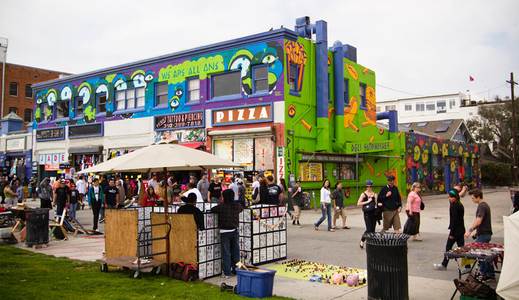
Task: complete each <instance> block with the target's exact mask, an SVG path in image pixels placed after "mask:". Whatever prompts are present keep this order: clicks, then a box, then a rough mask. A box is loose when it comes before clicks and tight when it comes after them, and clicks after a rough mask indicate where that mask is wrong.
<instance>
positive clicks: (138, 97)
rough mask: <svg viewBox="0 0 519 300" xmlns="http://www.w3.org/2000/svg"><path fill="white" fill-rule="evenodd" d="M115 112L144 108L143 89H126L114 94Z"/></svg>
mask: <svg viewBox="0 0 519 300" xmlns="http://www.w3.org/2000/svg"><path fill="white" fill-rule="evenodd" d="M115 102H116V110H126V109H135V108H141V107H144V88H143V87H141V88H136V89H127V90H122V91H117V92H116V93H115Z"/></svg>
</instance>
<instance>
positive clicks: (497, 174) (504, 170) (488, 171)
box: [481, 162, 512, 186]
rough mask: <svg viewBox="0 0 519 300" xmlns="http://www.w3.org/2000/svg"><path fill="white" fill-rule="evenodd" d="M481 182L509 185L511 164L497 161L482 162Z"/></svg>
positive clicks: (510, 181)
mask: <svg viewBox="0 0 519 300" xmlns="http://www.w3.org/2000/svg"><path fill="white" fill-rule="evenodd" d="M481 182H482V183H483V184H484V185H490V186H510V185H511V184H512V165H511V164H505V163H497V162H485V163H482V164H481Z"/></svg>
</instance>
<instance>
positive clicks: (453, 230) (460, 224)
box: [433, 189, 465, 270]
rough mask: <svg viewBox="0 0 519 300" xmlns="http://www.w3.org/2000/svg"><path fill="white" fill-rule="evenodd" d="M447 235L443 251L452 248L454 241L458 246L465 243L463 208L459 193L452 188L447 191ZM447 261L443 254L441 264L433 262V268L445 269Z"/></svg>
mask: <svg viewBox="0 0 519 300" xmlns="http://www.w3.org/2000/svg"><path fill="white" fill-rule="evenodd" d="M449 202H450V207H449V230H450V232H449V237H448V238H447V244H446V245H445V252H447V251H449V250H451V249H452V246H454V243H456V244H457V245H458V247H463V245H465V237H464V234H465V219H464V215H465V208H464V207H463V204H461V201H460V195H459V194H458V191H457V190H455V189H453V190H450V191H449ZM448 263H449V259H448V258H447V257H445V256H444V258H443V261H442V263H441V264H434V265H433V266H434V269H436V270H445V269H447V264H448Z"/></svg>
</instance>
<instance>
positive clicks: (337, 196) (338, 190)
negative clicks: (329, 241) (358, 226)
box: [330, 182, 350, 229]
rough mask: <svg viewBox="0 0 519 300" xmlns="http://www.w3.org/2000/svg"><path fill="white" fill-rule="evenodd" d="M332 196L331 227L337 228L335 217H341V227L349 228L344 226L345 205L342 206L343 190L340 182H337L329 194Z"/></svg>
mask: <svg viewBox="0 0 519 300" xmlns="http://www.w3.org/2000/svg"><path fill="white" fill-rule="evenodd" d="M330 196H331V198H332V206H333V227H332V228H333V229H336V228H337V219H338V218H339V217H341V220H342V229H350V227H348V226H346V207H344V190H343V189H342V183H341V182H337V183H336V184H335V189H334V191H333V192H332V194H331V195H330Z"/></svg>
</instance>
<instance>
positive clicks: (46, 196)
mask: <svg viewBox="0 0 519 300" xmlns="http://www.w3.org/2000/svg"><path fill="white" fill-rule="evenodd" d="M38 197H40V207H41V208H50V209H52V200H51V198H52V187H51V185H50V179H49V178H48V177H45V178H43V180H42V181H41V182H40V186H39V190H38Z"/></svg>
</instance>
